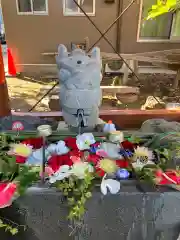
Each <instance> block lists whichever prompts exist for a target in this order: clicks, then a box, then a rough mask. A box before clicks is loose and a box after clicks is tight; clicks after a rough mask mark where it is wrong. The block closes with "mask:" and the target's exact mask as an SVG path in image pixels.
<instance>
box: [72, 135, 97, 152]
mask: <svg viewBox="0 0 180 240" xmlns="http://www.w3.org/2000/svg"><path fill="white" fill-rule="evenodd" d="M95 142H96V141H95V139H94V136H93V134H92V133H83V134H81V135H78V136H77V137H76V144H77V147H78V149H79V150H81V151H82V150H86V149H90V145H91V144H94V143H95Z"/></svg>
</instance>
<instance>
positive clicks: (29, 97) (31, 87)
mask: <svg viewBox="0 0 180 240" xmlns="http://www.w3.org/2000/svg"><path fill="white" fill-rule="evenodd" d="M173 79H174V75H169V74H157V73H156V74H141V75H140V76H139V80H135V81H134V80H132V79H130V80H129V83H128V85H129V86H137V87H140V96H139V99H138V101H136V102H134V103H131V104H122V103H121V102H119V101H117V99H116V98H115V97H114V96H113V94H112V95H105V96H104V99H103V104H102V108H103V109H108V108H111V109H112V108H113V109H141V108H142V106H143V105H144V104H145V102H146V100H147V98H148V96H152V95H154V96H156V97H159V99H160V101H162V102H164V103H167V102H180V88H178V89H172V81H173ZM104 81H105V82H106V85H109V84H111V82H112V81H111V80H108V81H107V80H104ZM105 82H104V83H103V85H104V84H105ZM7 83H8V89H9V95H10V99H11V107H12V109H14V110H16V111H28V110H29V109H30V108H31V107H32V106H33V105H34V104H35V103H36V102H37V101H38V99H40V98H41V97H42V96H43V94H44V93H45V91H42V89H43V88H44V86H45V85H48V86H49V85H52V84H50V83H40V82H38V81H34V82H33V81H31V80H30V79H20V78H7ZM156 108H162V106H156ZM35 110H36V111H49V107H48V98H45V99H44V100H43V101H42V102H41V103H40V104H39V105H38V106H37V107H36V108H35Z"/></svg>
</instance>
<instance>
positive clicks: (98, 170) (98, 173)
mask: <svg viewBox="0 0 180 240" xmlns="http://www.w3.org/2000/svg"><path fill="white" fill-rule="evenodd" d="M96 174H97V175H98V176H99V177H104V175H105V174H106V173H105V172H104V171H103V170H102V169H101V168H96Z"/></svg>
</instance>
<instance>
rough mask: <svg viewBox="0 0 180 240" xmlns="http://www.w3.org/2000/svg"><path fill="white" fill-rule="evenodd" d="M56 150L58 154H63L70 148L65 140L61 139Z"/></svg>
mask: <svg viewBox="0 0 180 240" xmlns="http://www.w3.org/2000/svg"><path fill="white" fill-rule="evenodd" d="M56 151H57V154H58V155H63V154H66V153H68V152H69V148H68V147H67V146H66V143H65V142H64V141H59V142H58V143H57V147H56Z"/></svg>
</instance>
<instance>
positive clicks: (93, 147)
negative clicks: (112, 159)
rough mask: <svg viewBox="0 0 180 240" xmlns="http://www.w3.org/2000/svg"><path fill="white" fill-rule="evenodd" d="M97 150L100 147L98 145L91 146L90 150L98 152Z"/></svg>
mask: <svg viewBox="0 0 180 240" xmlns="http://www.w3.org/2000/svg"><path fill="white" fill-rule="evenodd" d="M97 151H98V147H96V146H91V148H90V152H92V153H96V152H97Z"/></svg>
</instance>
